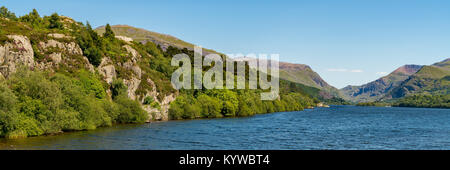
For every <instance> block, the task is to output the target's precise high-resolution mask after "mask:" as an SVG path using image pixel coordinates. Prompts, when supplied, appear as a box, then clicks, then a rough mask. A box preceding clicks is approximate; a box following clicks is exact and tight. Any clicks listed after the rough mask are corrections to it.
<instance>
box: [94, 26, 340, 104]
mask: <svg viewBox="0 0 450 170" xmlns="http://www.w3.org/2000/svg"><path fill="white" fill-rule="evenodd" d="M111 28H112V30H113V31H114V33H115V34H116V35H118V36H122V37H129V38H131V39H133V40H134V41H138V42H142V43H144V44H145V43H146V42H153V43H155V44H158V45H160V46H161V48H162V49H163V50H166V49H167V48H169V46H173V47H177V48H187V49H189V50H193V48H194V44H192V43H189V42H186V41H183V40H180V39H178V38H176V37H174V36H171V35H166V34H160V33H157V32H153V31H148V30H145V29H141V28H135V27H132V26H128V25H113V26H111ZM95 30H96V31H97V32H98V33H99V34H103V33H104V32H105V27H104V26H102V27H99V28H97V29H95ZM203 52H204V54H205V55H207V54H208V53H218V52H216V51H214V50H210V49H204V50H203ZM218 54H219V53H218ZM253 68H254V67H253ZM280 78H281V79H284V80H287V81H291V82H295V83H300V84H303V85H306V86H311V87H315V88H319V89H321V90H323V91H324V92H325V93H324V92H322V94H321V95H322V97H324V98H328V99H329V98H332V97H333V96H339V90H338V89H336V88H334V87H332V86H330V85H329V84H328V83H327V82H325V81H324V80H323V79H322V78H321V77H320V75H319V74H317V73H316V72H314V71H313V70H312V69H311V67H309V66H307V65H304V64H292V63H286V62H280Z"/></svg>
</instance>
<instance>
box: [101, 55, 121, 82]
mask: <svg viewBox="0 0 450 170" xmlns="http://www.w3.org/2000/svg"><path fill="white" fill-rule="evenodd" d="M98 73H100V75H102V76H103V79H104V80H105V81H106V82H107V83H108V84H111V83H112V82H113V80H114V79H115V78H116V76H117V74H116V68H115V67H114V65H113V64H112V61H111V59H109V58H108V57H104V58H103V59H102V62H101V63H100V65H99V66H98Z"/></svg>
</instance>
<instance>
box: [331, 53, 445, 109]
mask: <svg viewBox="0 0 450 170" xmlns="http://www.w3.org/2000/svg"><path fill="white" fill-rule="evenodd" d="M449 76H450V59H446V60H444V61H442V62H438V63H436V64H433V65H430V66H420V65H404V66H402V67H400V68H398V69H396V70H395V71H393V72H392V73H390V74H389V75H387V76H384V77H382V78H380V79H378V80H375V81H373V82H370V83H367V84H365V85H362V86H347V87H345V88H343V89H341V90H340V91H341V94H342V95H343V97H344V99H347V100H351V101H353V102H373V101H379V100H390V99H397V98H402V97H405V96H408V95H412V94H423V93H425V94H448V89H449V83H448V77H449Z"/></svg>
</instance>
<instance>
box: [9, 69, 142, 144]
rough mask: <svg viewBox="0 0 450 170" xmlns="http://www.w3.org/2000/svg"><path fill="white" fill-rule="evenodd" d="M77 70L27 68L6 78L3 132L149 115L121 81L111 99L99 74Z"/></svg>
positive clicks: (55, 129) (36, 131)
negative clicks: (72, 72)
mask: <svg viewBox="0 0 450 170" xmlns="http://www.w3.org/2000/svg"><path fill="white" fill-rule="evenodd" d="M77 75H78V76H77V77H68V76H66V75H63V74H60V73H56V74H50V73H46V72H39V71H29V70H28V69H24V68H22V69H20V70H19V71H18V72H17V73H15V74H13V75H11V77H10V78H9V79H8V80H1V81H0V137H6V138H23V137H28V136H38V135H44V134H53V133H59V132H63V131H75V130H89V129H95V128H97V127H102V126H111V125H113V124H116V123H143V122H145V121H146V120H147V117H148V115H147V113H146V112H145V111H144V110H142V108H141V107H140V105H139V103H138V102H136V101H133V100H130V99H129V98H128V97H127V95H126V86H125V85H123V84H121V81H116V83H117V82H118V83H117V84H116V85H115V86H113V87H114V88H112V89H111V90H112V91H113V92H114V93H115V94H116V95H115V96H113V100H111V99H109V98H108V96H107V95H106V93H105V89H104V87H103V84H102V82H101V81H100V79H99V78H98V77H97V76H96V75H94V74H92V73H90V72H87V71H83V70H81V71H79V73H78V74H77Z"/></svg>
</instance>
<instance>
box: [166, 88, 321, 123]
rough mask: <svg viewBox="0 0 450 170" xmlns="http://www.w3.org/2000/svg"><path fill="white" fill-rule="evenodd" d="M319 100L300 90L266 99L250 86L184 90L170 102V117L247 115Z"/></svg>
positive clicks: (302, 106) (298, 107)
mask: <svg viewBox="0 0 450 170" xmlns="http://www.w3.org/2000/svg"><path fill="white" fill-rule="evenodd" d="M316 104H317V101H315V100H313V99H312V98H310V97H307V96H304V95H301V94H299V93H289V94H282V95H281V96H280V99H279V100H274V101H263V100H261V96H260V93H258V92H255V91H250V90H236V91H232V90H206V91H204V92H199V91H196V92H194V93H193V94H187V93H185V94H182V95H181V96H179V97H178V98H177V99H176V100H175V102H173V103H172V104H171V105H170V106H171V107H170V110H169V116H170V119H175V120H179V119H195V118H221V117H245V116H252V115H255V114H263V113H273V112H284V111H300V110H303V109H305V108H308V107H312V106H316Z"/></svg>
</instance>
